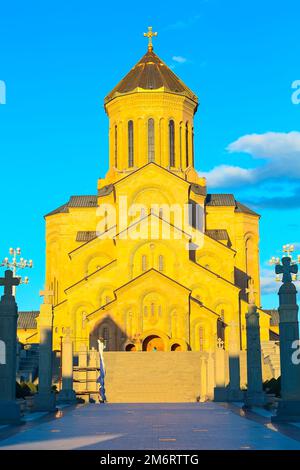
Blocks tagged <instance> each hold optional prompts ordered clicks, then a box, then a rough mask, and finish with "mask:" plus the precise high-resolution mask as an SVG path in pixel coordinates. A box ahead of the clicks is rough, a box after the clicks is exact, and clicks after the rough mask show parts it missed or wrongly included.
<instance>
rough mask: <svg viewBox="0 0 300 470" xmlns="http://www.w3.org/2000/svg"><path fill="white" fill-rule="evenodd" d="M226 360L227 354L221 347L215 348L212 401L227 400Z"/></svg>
mask: <svg viewBox="0 0 300 470" xmlns="http://www.w3.org/2000/svg"><path fill="white" fill-rule="evenodd" d="M227 361H228V354H227V353H226V352H225V350H224V349H223V348H222V347H217V348H216V350H215V383H216V386H215V389H214V401H221V402H223V401H227V400H226V399H227V392H226V383H227V380H226V365H227V364H226V363H227Z"/></svg>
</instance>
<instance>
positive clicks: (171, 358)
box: [104, 351, 201, 403]
mask: <svg viewBox="0 0 300 470" xmlns="http://www.w3.org/2000/svg"><path fill="white" fill-rule="evenodd" d="M104 360H105V367H106V378H105V388H106V396H107V400H108V402H110V403H176V402H177V403H180V402H181V403H185V402H196V401H197V400H199V398H200V394H201V353H197V352H159V351H157V352H105V353H104Z"/></svg>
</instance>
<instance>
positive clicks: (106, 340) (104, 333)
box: [102, 326, 109, 351]
mask: <svg viewBox="0 0 300 470" xmlns="http://www.w3.org/2000/svg"><path fill="white" fill-rule="evenodd" d="M102 336H103V339H104V344H105V349H106V351H109V329H108V328H107V327H106V326H105V327H104V328H103V330H102Z"/></svg>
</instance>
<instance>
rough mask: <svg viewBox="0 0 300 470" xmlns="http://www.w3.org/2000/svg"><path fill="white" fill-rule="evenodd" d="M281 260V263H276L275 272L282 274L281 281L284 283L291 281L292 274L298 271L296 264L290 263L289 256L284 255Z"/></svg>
mask: <svg viewBox="0 0 300 470" xmlns="http://www.w3.org/2000/svg"><path fill="white" fill-rule="evenodd" d="M281 262H282V264H276V266H275V273H276V274H283V276H282V282H283V283H284V284H285V283H287V282H292V280H293V279H292V274H297V272H298V266H297V264H292V258H291V257H290V256H284V257H283V258H282V260H281Z"/></svg>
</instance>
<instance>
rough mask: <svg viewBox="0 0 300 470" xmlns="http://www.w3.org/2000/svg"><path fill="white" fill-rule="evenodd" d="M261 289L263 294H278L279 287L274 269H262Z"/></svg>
mask: <svg viewBox="0 0 300 470" xmlns="http://www.w3.org/2000/svg"><path fill="white" fill-rule="evenodd" d="M260 287H261V293H262V294H276V293H277V292H278V289H279V286H278V284H277V283H276V280H275V274H274V269H273V268H271V266H270V269H261V272H260Z"/></svg>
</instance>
